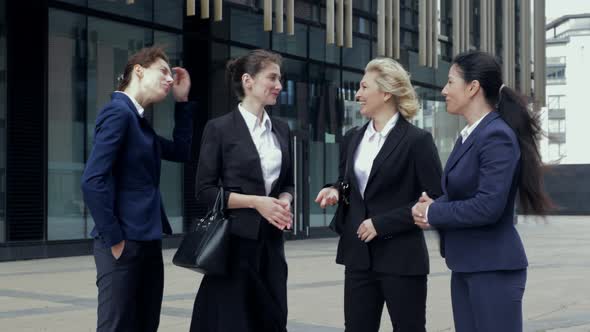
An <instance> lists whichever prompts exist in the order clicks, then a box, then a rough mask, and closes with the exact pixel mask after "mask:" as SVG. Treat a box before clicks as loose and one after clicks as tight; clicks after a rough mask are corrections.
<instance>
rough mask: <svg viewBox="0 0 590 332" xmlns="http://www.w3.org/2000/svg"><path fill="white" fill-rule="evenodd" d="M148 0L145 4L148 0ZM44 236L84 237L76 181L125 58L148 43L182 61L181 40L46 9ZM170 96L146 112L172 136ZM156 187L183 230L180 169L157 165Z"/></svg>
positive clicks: (86, 224) (84, 215) (85, 222)
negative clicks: (158, 185)
mask: <svg viewBox="0 0 590 332" xmlns="http://www.w3.org/2000/svg"><path fill="white" fill-rule="evenodd" d="M150 3H151V1H150ZM48 35H49V43H48V44H49V47H48V81H49V82H53V83H54V84H49V85H48V119H49V122H48V184H47V186H48V189H47V190H48V195H47V197H48V204H47V205H48V207H47V209H48V211H47V214H48V216H47V225H48V227H47V239H48V240H66V239H81V238H87V237H88V235H89V233H90V231H91V229H92V226H93V224H94V223H93V221H92V219H91V216H90V214H89V213H88V211H87V209H86V208H85V206H84V203H83V199H82V194H81V191H80V178H81V175H82V172H83V170H84V167H85V162H86V159H87V158H88V154H89V153H90V151H91V149H92V141H93V137H94V123H95V120H96V115H97V112H98V111H99V110H100V109H102V107H103V106H104V105H105V104H106V103H107V102H108V101H109V100H110V96H111V94H112V92H113V91H114V90H115V89H116V83H117V82H116V77H117V76H118V75H119V74H121V73H122V71H123V69H124V67H125V64H126V63H127V60H128V57H129V56H130V55H131V54H133V53H135V52H136V51H138V50H139V49H141V48H143V47H146V46H148V45H152V44H153V43H154V42H155V43H157V44H158V45H160V46H162V47H164V48H165V49H166V51H167V53H168V55H169V56H170V59H171V65H173V66H174V65H178V64H180V59H181V58H182V37H181V36H180V35H176V34H170V33H162V32H157V31H153V30H151V29H145V28H140V27H136V26H132V25H127V24H121V23H116V22H112V21H108V20H103V19H99V18H95V17H86V16H84V15H76V14H73V13H70V12H66V11H60V10H53V9H51V10H50V11H49V33H48ZM173 109H174V101H173V100H172V99H171V98H168V99H167V100H166V101H164V102H163V103H161V104H160V105H158V106H155V107H152V108H149V109H146V117H147V118H148V119H149V120H150V121H152V124H153V126H154V127H155V129H156V130H157V131H158V132H159V133H160V134H162V136H165V137H170V136H171V132H172V128H173V125H174V124H173V120H172V119H173V117H172V115H171V114H172V113H173ZM161 184H162V186H161V190H162V192H163V196H164V204H165V206H166V209H167V213H168V215H169V217H170V221H171V224H172V227H173V230H174V231H175V232H181V231H182V190H181V189H180V188H182V167H181V166H180V165H176V164H174V165H172V164H168V163H166V162H163V163H162V177H161Z"/></svg>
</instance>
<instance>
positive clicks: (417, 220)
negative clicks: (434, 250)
mask: <svg viewBox="0 0 590 332" xmlns="http://www.w3.org/2000/svg"><path fill="white" fill-rule="evenodd" d="M433 202H434V201H433V200H432V198H430V197H428V194H426V192H423V193H422V196H420V199H418V203H416V204H414V206H413V207H412V217H413V218H414V224H416V226H418V227H420V228H421V229H429V228H430V224H429V223H428V218H427V216H426V209H427V208H428V207H429V206H430V204H432V203H433Z"/></svg>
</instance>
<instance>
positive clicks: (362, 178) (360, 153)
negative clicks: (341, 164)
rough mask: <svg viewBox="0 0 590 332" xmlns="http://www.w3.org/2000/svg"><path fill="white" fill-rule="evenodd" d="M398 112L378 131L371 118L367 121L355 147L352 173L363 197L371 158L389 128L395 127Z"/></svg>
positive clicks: (376, 152) (373, 158)
mask: <svg viewBox="0 0 590 332" xmlns="http://www.w3.org/2000/svg"><path fill="white" fill-rule="evenodd" d="M398 118H399V113H395V115H394V116H392V117H391V119H389V121H387V123H386V124H385V127H383V129H382V130H381V131H380V132H378V131H376V130H375V127H374V123H373V120H371V122H369V125H368V126H367V129H366V130H365V134H364V135H363V138H362V140H361V143H360V144H359V146H358V148H357V149H356V153H355V156H354V174H355V175H356V179H357V181H358V184H359V189H360V191H361V195H362V196H363V198H364V197H365V189H366V187H367V182H368V181H369V175H370V174H371V168H372V167H373V160H375V157H377V154H378V153H379V151H380V150H381V147H382V146H383V143H385V139H387V136H388V135H389V133H390V132H391V129H393V127H395V124H396V123H397V120H398Z"/></svg>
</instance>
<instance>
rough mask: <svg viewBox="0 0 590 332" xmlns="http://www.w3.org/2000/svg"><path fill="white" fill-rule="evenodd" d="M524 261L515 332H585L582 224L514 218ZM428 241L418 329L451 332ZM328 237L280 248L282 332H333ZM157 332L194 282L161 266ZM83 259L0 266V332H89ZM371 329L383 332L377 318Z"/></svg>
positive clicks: (335, 276)
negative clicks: (285, 305)
mask: <svg viewBox="0 0 590 332" xmlns="http://www.w3.org/2000/svg"><path fill="white" fill-rule="evenodd" d="M519 220H520V223H519V225H518V229H519V231H520V233H521V235H522V237H523V241H524V242H525V247H526V250H527V254H528V256H529V261H530V268H529V271H528V281H527V290H526V292H525V298H524V316H525V331H571V332H576V331H590V217H566V216H559V217H553V216H552V217H548V218H547V219H545V220H543V219H535V218H523V217H520V218H519ZM432 235H433V234H428V235H427V239H428V246H429V249H430V258H431V271H432V272H431V275H430V276H429V282H428V288H429V289H428V307H427V327H428V331H453V327H452V326H453V322H452V314H451V304H450V290H449V279H450V273H449V272H448V270H447V268H446V266H445V264H444V261H443V260H442V259H441V258H440V257H439V255H438V250H437V247H436V239H435V237H434V236H432ZM335 248H336V239H334V238H330V239H313V240H301V241H289V242H287V245H286V252H287V259H288V263H289V331H290V332H332V331H342V330H343V314H342V297H343V268H342V267H341V266H339V265H336V264H335V263H334V253H335ZM173 253H174V250H166V251H165V252H164V260H165V263H166V265H165V270H166V272H165V273H166V281H165V290H164V303H163V307H162V316H161V324H160V331H163V332H167V331H188V326H189V324H190V317H191V312H192V304H193V301H194V297H195V293H196V290H197V288H198V285H199V282H200V275H199V274H197V273H194V272H192V271H189V270H185V269H182V268H178V267H176V266H174V265H172V264H171V259H172V255H173ZM94 281H95V270H94V262H93V259H92V256H82V257H69V258H58V259H45V260H31V261H20V262H5V263H0V331H2V332H13V331H23V332H24V331H35V332H36V331H60V332H86V331H93V330H94V325H95V320H96V286H95V285H94ZM382 322H383V323H382V328H381V331H391V324H390V323H389V317H388V315H387V314H384V315H383V320H382Z"/></svg>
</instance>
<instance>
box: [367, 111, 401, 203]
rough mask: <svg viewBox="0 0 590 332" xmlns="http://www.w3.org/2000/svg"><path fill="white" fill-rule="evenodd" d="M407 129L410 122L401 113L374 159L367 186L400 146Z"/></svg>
mask: <svg viewBox="0 0 590 332" xmlns="http://www.w3.org/2000/svg"><path fill="white" fill-rule="evenodd" d="M407 129H408V122H407V121H406V119H404V117H403V116H402V115H401V114H400V115H399V118H398V120H397V123H396V124H395V126H394V127H393V129H391V132H390V133H389V135H387V138H386V139H385V142H383V146H382V147H381V150H380V151H379V153H377V156H376V157H375V160H373V166H372V167H371V173H370V174H369V179H368V180H367V188H368V187H369V184H370V183H371V180H372V179H373V178H375V174H376V172H377V171H378V170H379V167H381V165H382V164H383V162H384V161H385V160H386V159H387V158H388V157H389V156H390V155H391V154H392V153H393V151H394V150H395V149H396V148H397V147H398V145H399V143H400V142H401V140H402V138H403V137H404V135H405V134H406V131H407ZM365 192H366V189H365Z"/></svg>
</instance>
